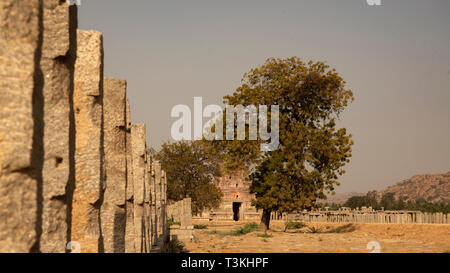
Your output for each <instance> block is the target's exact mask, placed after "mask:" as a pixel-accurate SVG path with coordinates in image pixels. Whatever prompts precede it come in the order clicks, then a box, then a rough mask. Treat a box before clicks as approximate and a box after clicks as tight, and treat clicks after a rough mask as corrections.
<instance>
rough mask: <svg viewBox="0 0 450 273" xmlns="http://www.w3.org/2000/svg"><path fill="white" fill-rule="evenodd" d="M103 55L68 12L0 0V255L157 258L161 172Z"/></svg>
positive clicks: (48, 0) (43, 1)
mask: <svg viewBox="0 0 450 273" xmlns="http://www.w3.org/2000/svg"><path fill="white" fill-rule="evenodd" d="M103 56H104V54H103V37H102V34H101V33H99V32H97V31H84V30H78V29H77V7H76V6H69V5H68V3H67V2H66V1H60V0H26V1H25V0H2V1H0V107H1V108H0V109H1V110H0V252H70V251H72V250H74V249H75V250H76V251H80V252H144V253H146V252H147V253H148V252H160V251H164V248H165V243H166V240H167V238H168V234H167V233H168V232H167V227H166V217H165V215H166V214H165V206H166V188H167V180H166V177H165V173H164V171H162V170H161V166H160V164H159V162H157V161H156V160H154V159H153V158H152V157H151V156H150V153H149V152H148V151H147V145H146V128H145V125H144V124H131V122H130V106H129V103H128V100H127V98H126V81H124V80H118V79H112V78H104V77H103ZM67 246H69V247H68V248H69V250H68V249H67Z"/></svg>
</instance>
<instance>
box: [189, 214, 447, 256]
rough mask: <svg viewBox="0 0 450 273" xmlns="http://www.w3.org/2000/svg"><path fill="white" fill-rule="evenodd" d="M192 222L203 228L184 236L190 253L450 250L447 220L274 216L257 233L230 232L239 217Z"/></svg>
mask: <svg viewBox="0 0 450 273" xmlns="http://www.w3.org/2000/svg"><path fill="white" fill-rule="evenodd" d="M194 224H205V225H207V228H206V229H195V230H194V239H193V240H192V242H186V241H185V242H184V244H185V248H186V250H187V251H188V252H192V253H196V252H200V253H234V252H244V253H245V252H247V253H254V252H256V253H263V252H293V253H301V252H302V253H315V252H322V253H335V252H361V253H364V252H365V253H369V252H372V251H377V250H379V252H381V253H395V252H419V253H423V252H450V225H433V224H350V225H349V224H345V223H306V225H307V226H306V227H303V228H301V229H292V230H287V232H284V226H285V225H284V222H282V221H272V222H271V224H270V231H268V232H267V234H268V236H264V235H263V236H264V237H261V234H262V233H261V232H259V231H253V232H251V233H248V234H245V235H240V236H233V235H230V234H229V232H230V231H232V230H235V229H237V228H239V227H243V226H244V225H245V223H242V222H233V221H229V222H200V221H194ZM342 226H345V227H342ZM337 227H341V228H340V230H339V229H338V230H339V232H337V231H336V230H335V231H334V232H327V231H330V230H333V229H335V228H337ZM314 232H315V233H314ZM227 233H228V234H227ZM258 235H259V236H258ZM368 244H369V245H368Z"/></svg>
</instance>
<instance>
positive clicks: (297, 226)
mask: <svg viewBox="0 0 450 273" xmlns="http://www.w3.org/2000/svg"><path fill="white" fill-rule="evenodd" d="M303 227H306V224H305V223H303V222H294V221H289V222H287V223H286V224H285V225H284V231H286V230H288V229H300V228H303Z"/></svg>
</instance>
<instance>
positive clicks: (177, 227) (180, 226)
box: [167, 198, 194, 241]
mask: <svg viewBox="0 0 450 273" xmlns="http://www.w3.org/2000/svg"><path fill="white" fill-rule="evenodd" d="M167 217H168V218H169V219H170V220H171V222H172V225H171V226H170V227H169V228H170V232H169V234H170V238H171V239H176V240H188V241H189V240H192V239H193V235H194V226H193V225H192V211H191V198H185V199H183V200H180V201H178V202H173V203H172V204H169V205H168V206H167Z"/></svg>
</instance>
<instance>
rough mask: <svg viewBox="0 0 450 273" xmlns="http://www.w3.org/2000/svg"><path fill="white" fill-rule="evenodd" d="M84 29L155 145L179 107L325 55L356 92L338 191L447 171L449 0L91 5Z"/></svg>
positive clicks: (83, 11)
mask: <svg viewBox="0 0 450 273" xmlns="http://www.w3.org/2000/svg"><path fill="white" fill-rule="evenodd" d="M81 3H82V5H81V6H80V8H79V28H81V29H88V30H90V29H95V30H99V31H101V32H103V34H104V47H105V76H108V77H116V78H120V79H126V80H127V81H128V97H129V99H130V104H131V111H132V114H131V118H132V121H133V122H135V123H146V124H147V134H148V139H147V141H148V143H149V144H150V146H152V147H154V148H158V147H159V146H160V145H161V143H162V142H163V141H166V140H168V139H169V138H170V128H171V125H172V123H173V122H174V121H175V120H176V119H175V118H171V116H170V111H171V109H172V107H173V106H174V105H176V104H187V105H189V106H191V107H192V106H193V97H194V96H202V97H203V104H204V105H205V104H221V103H222V97H223V96H224V95H226V94H230V93H232V92H233V91H234V90H235V88H236V87H238V86H239V83H240V80H241V78H242V75H243V74H244V73H245V72H247V71H248V70H249V69H250V68H251V67H255V66H259V65H261V64H262V63H263V62H264V61H265V60H266V59H267V58H269V57H290V56H298V57H300V58H302V59H304V60H320V61H326V62H327V63H328V64H329V65H330V66H332V67H335V68H336V69H337V70H338V72H339V73H340V74H341V75H342V76H343V78H344V79H345V80H346V81H347V84H348V87H350V88H351V89H352V90H353V91H354V93H355V98H356V99H355V101H354V102H353V104H352V105H351V106H350V107H349V108H348V109H347V110H346V111H345V112H344V114H343V115H342V118H341V123H340V125H341V126H345V127H347V128H348V130H349V131H350V132H351V133H352V134H353V136H354V141H355V145H354V147H353V157H352V159H351V162H350V164H349V165H347V167H346V170H347V174H346V175H344V176H343V177H342V178H341V182H342V185H341V186H340V187H339V188H338V189H337V192H348V191H358V192H366V191H368V190H372V189H375V190H379V189H382V188H384V187H386V186H388V185H390V184H393V183H394V182H397V181H399V180H402V179H405V178H409V177H410V176H412V175H415V174H421V173H443V172H447V171H450V1H449V0H420V1H418V0H382V4H383V5H382V6H368V5H367V3H366V0H339V1H338V0H302V1H300V0H292V1H261V0H254V1H250V0H241V1H237V0H235V1H232V0H227V1H225V0H222V1H213V0H204V1H194V0H182V1H168V0H165V1H164V0H161V1H148V0H145V1H144V0H127V1H125V0H122V1H120V0H82V2H81Z"/></svg>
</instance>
